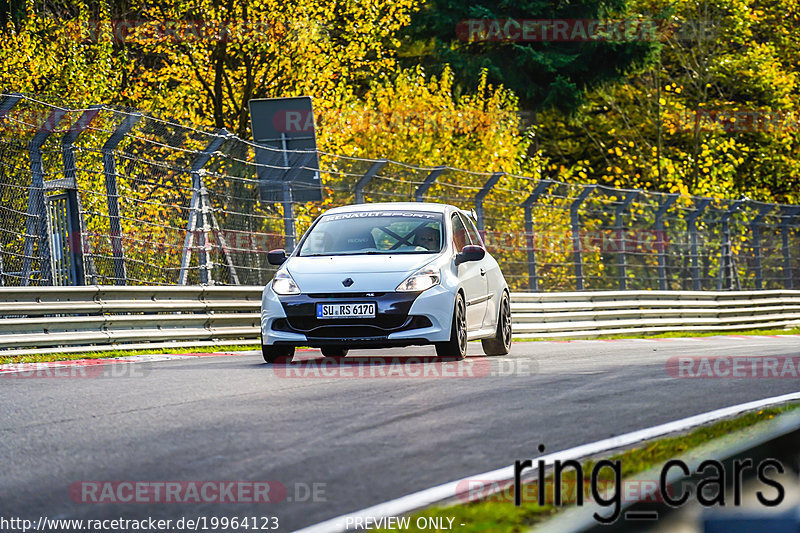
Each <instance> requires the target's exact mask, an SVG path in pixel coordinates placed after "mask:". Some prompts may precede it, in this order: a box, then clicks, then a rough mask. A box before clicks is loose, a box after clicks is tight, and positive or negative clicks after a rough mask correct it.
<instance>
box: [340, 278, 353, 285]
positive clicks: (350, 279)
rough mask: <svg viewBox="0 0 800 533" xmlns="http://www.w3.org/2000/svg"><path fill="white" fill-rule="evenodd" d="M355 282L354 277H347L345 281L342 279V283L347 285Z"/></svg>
mask: <svg viewBox="0 0 800 533" xmlns="http://www.w3.org/2000/svg"><path fill="white" fill-rule="evenodd" d="M353 283H354V282H353V278H346V279H345V280H344V281H342V285H344V286H345V287H349V286H350V285H352V284H353Z"/></svg>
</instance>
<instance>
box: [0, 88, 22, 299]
mask: <svg viewBox="0 0 800 533" xmlns="http://www.w3.org/2000/svg"><path fill="white" fill-rule="evenodd" d="M21 98H22V97H21V96H20V95H18V94H12V95H9V96H6V97H5V98H3V99H2V100H0V124H2V123H3V121H5V119H6V117H7V116H8V112H9V111H11V110H12V109H13V108H14V106H15V105H17V103H18V102H19V101H20V99H21ZM3 285H5V271H4V269H3V252H2V248H1V247H0V286H3Z"/></svg>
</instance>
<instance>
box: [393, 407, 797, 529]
mask: <svg viewBox="0 0 800 533" xmlns="http://www.w3.org/2000/svg"><path fill="white" fill-rule="evenodd" d="M798 407H800V403H791V404H786V405H782V406H776V407H770V408H765V409H761V410H759V411H754V412H751V413H746V414H744V415H741V416H738V417H736V418H730V419H726V420H721V421H719V422H715V423H713V424H709V425H707V426H702V427H699V428H696V429H694V430H690V431H688V432H686V433H684V434H681V435H676V436H670V437H664V438H661V439H655V440H652V441H648V442H645V443H643V444H641V445H639V446H637V447H635V448H631V449H629V450H626V451H624V452H621V453H617V454H614V455H612V456H609V457H606V458H607V459H610V460H612V461H616V460H619V461H620V462H621V470H622V478H623V479H625V478H629V477H630V476H632V475H634V474H637V473H640V472H645V471H647V470H649V469H650V468H653V467H656V466H659V465H661V464H662V463H664V462H665V461H667V460H668V459H671V458H674V457H676V456H679V455H682V454H684V453H686V452H687V451H689V450H692V449H694V448H697V447H699V446H701V445H703V444H705V443H707V442H709V441H711V440H714V439H717V438H721V437H724V436H726V435H729V434H730V433H733V432H737V431H742V432H744V434H746V431H745V430H747V429H748V428H751V427H753V426H754V425H756V424H758V423H759V422H764V421H766V420H770V419H772V418H774V417H775V416H777V415H779V414H782V413H785V412H788V411H791V410H793V409H797V408H798ZM520 459H524V458H520ZM596 460H599V459H596ZM596 460H595V459H593V460H585V461H582V465H583V472H584V473H585V474H586V475H585V477H584V485H585V487H588V485H587V484H588V482H589V475H588V474H589V473H590V472H591V470H592V468H593V465H594V463H595V462H596ZM609 474H610V472H609ZM547 479H548V480H550V481H552V477H551V476H548V478H547ZM600 479H603V476H602V475H601V476H600ZM563 481H564V482H565V483H568V484H570V485H569V486H571V487H578V486H579V485H576V484H575V473H574V470H573V469H571V468H570V469H568V470H565V475H564V477H563ZM607 481H609V482H610V480H607ZM612 486H613V485H612ZM521 493H522V505H521V506H519V507H516V506H515V505H514V490H513V485H511V484H508V486H506V485H505V484H504V485H502V491H500V492H498V493H496V494H494V495H491V496H489V497H488V498H486V499H483V500H480V501H475V502H470V503H463V504H459V505H455V506H447V507H444V506H442V507H432V508H429V509H425V510H422V511H419V512H417V513H414V514H412V515H411V520H410V522H409V524H410V528H409V529H407V530H406V531H423V530H422V529H418V528H417V526H416V524H417V519H418V518H435V519H442V520H443V523H444V524H448V520H449V519H451V518H452V519H454V520H453V521H452V524H453V526H457V528H458V531H459V532H464V533H467V532H476V533H477V532H503V533H506V532H509V531H513V532H518V531H525V530H527V529H529V528H530V527H532V526H534V525H536V524H540V523H542V522H544V521H546V520H547V519H549V518H551V517H552V516H553V515H555V514H557V513H559V512H562V511H564V510H566V509H569V508H570V506H566V505H565V506H563V507H556V506H554V505H544V506H539V505H538V504H537V503H536V501H535V500H536V484H532V485H525V486H523V487H522V490H521ZM548 496H551V494H548ZM461 524H464V525H463V526H462V525H461ZM379 531H389V530H379ZM424 531H427V530H424Z"/></svg>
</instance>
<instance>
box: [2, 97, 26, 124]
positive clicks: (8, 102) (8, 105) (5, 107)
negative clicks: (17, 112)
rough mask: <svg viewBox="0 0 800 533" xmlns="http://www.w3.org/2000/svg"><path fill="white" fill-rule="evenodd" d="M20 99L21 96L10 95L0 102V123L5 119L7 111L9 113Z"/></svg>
mask: <svg viewBox="0 0 800 533" xmlns="http://www.w3.org/2000/svg"><path fill="white" fill-rule="evenodd" d="M20 99H22V95H19V94H10V95H8V96H6V97H5V98H3V99H2V100H0V123H1V122H3V121H4V120H5V119H6V116H7V115H8V113H9V111H11V110H12V109H13V108H14V106H15V105H17V103H19V101H20Z"/></svg>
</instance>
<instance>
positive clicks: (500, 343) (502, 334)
mask: <svg viewBox="0 0 800 533" xmlns="http://www.w3.org/2000/svg"><path fill="white" fill-rule="evenodd" d="M481 345H482V346H483V353H485V354H486V355H506V354H507V353H508V352H509V351H511V304H510V302H509V300H508V294H506V293H505V292H504V293H503V299H502V301H501V302H500V314H499V316H498V318H497V332H496V333H495V336H494V337H492V338H491V339H483V340H482V341H481Z"/></svg>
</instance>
